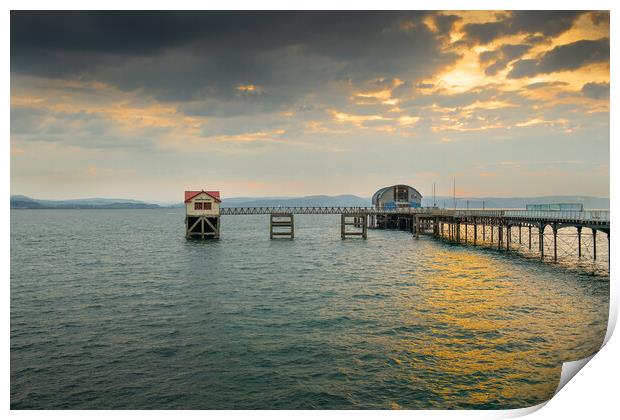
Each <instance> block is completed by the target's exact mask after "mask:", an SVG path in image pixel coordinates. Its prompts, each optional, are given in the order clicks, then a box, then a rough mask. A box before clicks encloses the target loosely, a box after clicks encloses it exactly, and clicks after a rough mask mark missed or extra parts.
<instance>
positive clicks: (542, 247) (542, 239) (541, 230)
mask: <svg viewBox="0 0 620 420" xmlns="http://www.w3.org/2000/svg"><path fill="white" fill-rule="evenodd" d="M538 246H539V247H540V259H541V260H542V259H544V258H545V225H544V224H542V223H541V224H540V227H539V228H538Z"/></svg>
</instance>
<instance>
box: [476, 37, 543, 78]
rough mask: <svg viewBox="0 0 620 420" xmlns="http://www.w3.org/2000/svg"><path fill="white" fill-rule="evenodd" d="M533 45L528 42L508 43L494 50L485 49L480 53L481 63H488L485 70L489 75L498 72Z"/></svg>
mask: <svg viewBox="0 0 620 420" xmlns="http://www.w3.org/2000/svg"><path fill="white" fill-rule="evenodd" d="M531 48H532V47H531V46H530V45H527V44H506V45H502V46H501V47H500V48H498V49H496V50H492V51H484V52H482V53H481V54H480V56H479V58H480V63H481V64H483V65H485V64H486V65H487V67H486V68H485V70H484V72H485V74H487V75H494V74H497V72H499V71H500V70H503V69H505V68H506V66H507V65H508V63H510V62H511V61H512V60H515V59H517V58H519V57H521V56H522V55H523V54H525V53H526V52H528V51H529V50H530V49H531Z"/></svg>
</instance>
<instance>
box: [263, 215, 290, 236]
mask: <svg viewBox="0 0 620 420" xmlns="http://www.w3.org/2000/svg"><path fill="white" fill-rule="evenodd" d="M280 228H284V230H280ZM276 236H277V237H281V238H289V239H295V222H294V218H293V213H270V214H269V239H273V238H274V237H276Z"/></svg>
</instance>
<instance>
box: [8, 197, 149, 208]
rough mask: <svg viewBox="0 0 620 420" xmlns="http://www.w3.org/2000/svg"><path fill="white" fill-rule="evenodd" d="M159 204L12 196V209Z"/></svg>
mask: <svg viewBox="0 0 620 420" xmlns="http://www.w3.org/2000/svg"><path fill="white" fill-rule="evenodd" d="M160 207H161V206H159V205H157V204H150V203H145V202H143V201H138V200H127V199H123V198H118V199H116V198H82V199H76V200H39V199H36V198H30V197H26V196H25V195H12V196H11V208H12V209H157V208H160Z"/></svg>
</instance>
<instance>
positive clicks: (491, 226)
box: [489, 225, 493, 244]
mask: <svg viewBox="0 0 620 420" xmlns="http://www.w3.org/2000/svg"><path fill="white" fill-rule="evenodd" d="M489 227H490V228H491V244H493V225H489Z"/></svg>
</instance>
